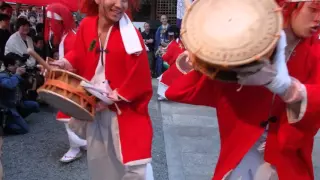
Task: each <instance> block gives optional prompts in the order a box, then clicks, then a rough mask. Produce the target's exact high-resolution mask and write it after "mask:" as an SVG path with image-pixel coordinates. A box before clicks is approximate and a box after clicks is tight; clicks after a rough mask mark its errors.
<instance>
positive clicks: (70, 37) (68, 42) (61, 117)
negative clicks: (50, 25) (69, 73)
mask: <svg viewBox="0 0 320 180" xmlns="http://www.w3.org/2000/svg"><path fill="white" fill-rule="evenodd" d="M75 40H76V33H75V31H73V30H71V31H69V32H68V34H67V35H66V37H65V38H64V40H63V41H62V42H61V43H62V46H63V51H64V52H63V53H64V55H66V54H67V53H68V52H70V51H71V50H72V48H73V46H74V42H75ZM59 53H60V52H59ZM70 118H71V117H70V116H68V115H66V114H63V113H62V112H61V111H59V112H58V114H57V116H56V119H57V120H58V121H69V119H70Z"/></svg>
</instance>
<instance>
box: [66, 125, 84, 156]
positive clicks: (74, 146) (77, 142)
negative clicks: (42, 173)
mask: <svg viewBox="0 0 320 180" xmlns="http://www.w3.org/2000/svg"><path fill="white" fill-rule="evenodd" d="M65 127H66V130H67V133H68V138H69V143H70V149H69V150H68V152H67V153H65V154H64V156H63V157H62V158H61V159H60V161H61V162H71V161H74V160H76V159H78V158H80V157H81V155H82V153H81V149H80V147H84V146H86V145H87V141H86V140H83V139H81V138H79V136H78V135H76V134H75V133H74V132H73V131H72V130H71V129H70V127H69V125H68V123H65Z"/></svg>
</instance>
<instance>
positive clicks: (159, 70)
mask: <svg viewBox="0 0 320 180" xmlns="http://www.w3.org/2000/svg"><path fill="white" fill-rule="evenodd" d="M162 67H163V60H162V58H161V57H159V56H158V57H157V59H156V76H157V77H159V76H160V75H161V74H162Z"/></svg>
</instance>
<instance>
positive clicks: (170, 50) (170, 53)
mask: <svg viewBox="0 0 320 180" xmlns="http://www.w3.org/2000/svg"><path fill="white" fill-rule="evenodd" d="M173 50H174V48H172V43H171V44H169V45H168V48H167V52H165V53H164V54H163V55H162V59H163V61H165V62H167V63H168V64H169V65H171V62H170V60H171V58H172V56H173Z"/></svg>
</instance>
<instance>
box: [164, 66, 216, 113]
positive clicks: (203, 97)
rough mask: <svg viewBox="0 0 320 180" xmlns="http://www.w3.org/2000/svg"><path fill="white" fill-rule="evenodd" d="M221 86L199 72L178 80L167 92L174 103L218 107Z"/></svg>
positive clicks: (193, 72) (167, 96)
mask: <svg viewBox="0 0 320 180" xmlns="http://www.w3.org/2000/svg"><path fill="white" fill-rule="evenodd" d="M220 93H221V86H220V85H219V83H218V82H217V81H213V80H210V79H209V78H208V77H206V76H205V75H203V74H201V73H200V72H198V71H191V72H189V73H188V74H186V75H184V76H182V77H180V78H178V79H177V80H175V81H174V83H173V84H172V85H171V86H170V87H169V88H168V90H167V91H166V98H168V99H169V100H172V101H176V102H181V103H188V104H194V105H204V106H211V107H216V106H217V103H218V101H219V98H220Z"/></svg>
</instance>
